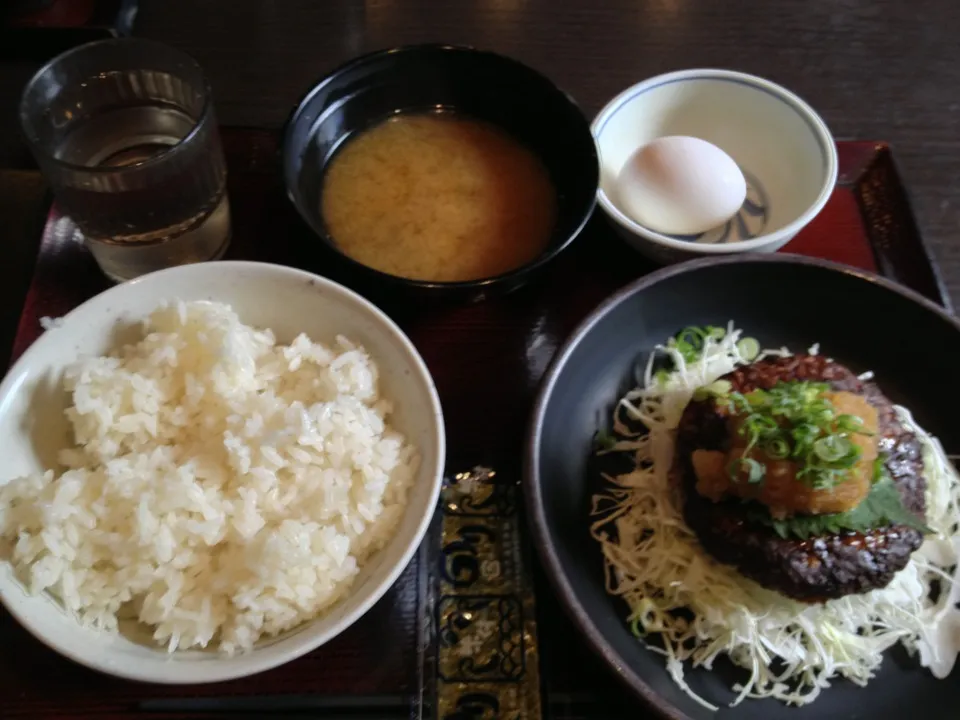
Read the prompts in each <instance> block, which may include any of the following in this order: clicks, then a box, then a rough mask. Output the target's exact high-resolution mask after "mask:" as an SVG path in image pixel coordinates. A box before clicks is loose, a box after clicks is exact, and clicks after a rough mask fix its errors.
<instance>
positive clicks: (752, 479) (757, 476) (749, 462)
mask: <svg viewBox="0 0 960 720" xmlns="http://www.w3.org/2000/svg"><path fill="white" fill-rule="evenodd" d="M740 467H742V468H743V469H745V470H746V471H747V482H748V483H750V484H752V485H756V484H757V483H758V482H760V481H761V480H763V478H764V476H765V475H766V474H767V466H766V465H764V464H763V463H762V462H758V461H756V460H754V459H753V458H748V457H744V458H740Z"/></svg>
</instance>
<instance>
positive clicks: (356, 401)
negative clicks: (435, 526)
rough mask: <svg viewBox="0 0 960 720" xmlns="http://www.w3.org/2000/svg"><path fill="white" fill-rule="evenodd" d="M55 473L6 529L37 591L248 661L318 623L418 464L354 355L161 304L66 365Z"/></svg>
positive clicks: (208, 310) (90, 618)
mask: <svg viewBox="0 0 960 720" xmlns="http://www.w3.org/2000/svg"><path fill="white" fill-rule="evenodd" d="M64 382H65V384H66V387H67V389H68V391H69V392H70V393H71V397H72V405H71V407H70V409H69V410H67V417H68V419H69V420H70V423H71V425H72V428H73V432H74V437H75V445H74V446H73V447H71V448H69V449H65V450H63V451H62V452H61V456H60V461H61V462H62V463H63V465H64V466H65V467H64V468H61V470H63V472H62V473H60V472H56V471H54V470H52V469H51V470H48V471H47V472H45V473H43V474H41V475H32V476H29V477H23V478H18V479H15V480H12V481H11V482H9V483H8V484H6V485H5V486H2V487H0V538H3V539H4V540H6V541H7V542H8V544H9V545H10V546H11V548H12V549H11V553H10V556H9V557H8V558H7V559H8V560H9V561H10V562H11V563H12V564H13V566H14V569H15V571H16V572H17V574H18V575H19V576H20V577H21V578H22V579H23V580H24V582H25V583H26V584H27V586H28V588H29V590H30V591H31V592H33V593H39V592H43V591H47V592H49V593H51V594H52V595H54V596H55V597H56V598H58V599H59V600H60V601H61V602H62V603H63V605H64V606H65V608H66V609H67V610H68V611H70V612H71V613H74V614H76V616H77V617H78V618H79V620H80V621H81V622H83V623H85V624H89V625H92V626H95V627H97V628H102V629H105V630H110V631H115V630H116V629H117V628H118V617H120V618H121V619H122V618H125V617H130V616H135V617H138V618H139V620H140V622H142V623H145V624H147V625H149V626H151V628H152V630H153V637H154V638H155V639H156V641H157V642H158V643H160V644H162V645H165V646H166V647H167V648H168V650H169V651H171V652H172V651H174V650H177V649H186V648H191V647H207V646H210V647H217V648H219V649H220V650H221V651H224V652H227V653H232V652H236V651H242V650H247V649H249V648H251V647H252V646H253V644H254V643H255V642H256V641H257V639H258V638H260V637H261V636H263V635H274V634H277V633H280V632H283V631H284V630H287V629H289V628H292V627H294V626H296V625H299V624H300V623H302V622H304V621H306V620H308V619H311V618H313V617H315V616H317V614H318V613H320V612H321V611H323V610H324V609H325V608H329V607H330V606H331V605H332V604H333V603H334V602H335V601H336V600H337V599H338V598H340V597H342V596H343V595H344V593H345V592H346V591H347V589H348V588H349V587H350V584H351V583H352V581H353V580H354V578H355V577H356V575H357V572H358V569H359V567H360V566H361V565H362V564H363V563H364V561H365V560H367V559H368V558H369V557H370V555H371V554H372V553H374V552H375V551H376V550H378V549H379V548H381V547H382V546H383V545H384V544H385V543H386V542H387V541H388V540H389V539H390V538H391V536H392V534H393V532H394V530H395V528H396V526H397V523H398V520H399V518H400V516H401V514H402V511H403V507H404V504H405V502H406V496H407V491H408V488H409V486H410V484H411V482H412V481H413V477H414V474H415V471H416V467H417V463H418V458H417V452H416V450H415V448H413V447H412V446H411V445H410V444H409V443H408V442H407V441H406V440H405V439H404V437H403V436H401V435H400V434H399V433H397V432H395V431H394V430H391V429H390V427H389V425H388V424H387V422H386V420H387V417H388V416H389V414H390V412H391V406H390V402H389V401H388V400H386V399H385V398H382V397H381V396H380V395H379V390H378V369H377V365H376V364H375V363H374V361H373V360H372V359H371V358H370V356H369V355H368V354H367V353H366V351H365V350H364V349H363V348H362V347H358V346H356V345H354V344H352V343H351V342H350V341H349V340H347V339H346V338H343V337H338V338H337V340H336V344H335V346H334V347H327V346H324V345H322V344H319V343H313V342H311V341H310V339H309V338H307V337H306V336H305V335H300V336H299V337H297V338H296V339H295V340H294V341H293V343H292V344H291V345H286V346H285V345H278V344H276V342H275V340H274V337H273V334H272V333H271V332H270V331H269V330H265V331H258V330H255V329H253V328H250V327H247V326H245V325H243V324H242V323H241V322H240V320H239V319H238V317H237V315H236V314H235V313H234V312H233V311H232V310H231V309H230V308H229V307H228V306H226V305H221V304H214V303H189V304H184V303H175V304H170V305H166V306H163V307H161V308H159V309H158V310H156V311H155V312H154V313H153V314H152V315H151V316H150V318H149V319H148V320H147V321H146V323H145V327H144V337H143V339H142V340H141V341H139V342H138V343H136V344H134V345H130V346H127V347H124V348H122V349H121V350H120V351H119V352H117V353H116V354H113V355H110V356H108V357H98V358H93V359H83V360H80V361H78V362H77V363H76V364H75V365H74V366H72V367H71V368H70V369H69V370H68V371H67V373H66V376H65V378H64Z"/></svg>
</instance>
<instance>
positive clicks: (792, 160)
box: [591, 70, 837, 263]
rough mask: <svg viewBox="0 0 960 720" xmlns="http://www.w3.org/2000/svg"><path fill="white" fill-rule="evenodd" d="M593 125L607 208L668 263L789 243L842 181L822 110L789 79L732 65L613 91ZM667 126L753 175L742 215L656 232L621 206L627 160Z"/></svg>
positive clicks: (625, 232)
mask: <svg viewBox="0 0 960 720" xmlns="http://www.w3.org/2000/svg"><path fill="white" fill-rule="evenodd" d="M591 129H592V131H593V135H594V138H595V139H596V141H597V147H598V148H599V151H600V188H599V191H598V200H599V203H600V207H602V208H603V210H604V212H605V213H606V214H607V215H608V217H609V218H610V219H611V220H612V221H613V223H614V228H615V229H616V230H617V232H618V233H619V234H620V235H621V236H622V237H623V238H624V239H625V240H626V241H627V242H628V243H630V244H631V245H632V246H633V247H635V248H636V249H637V250H639V251H640V252H641V253H643V254H644V255H646V256H647V257H649V258H650V259H652V260H654V261H655V262H659V263H671V262H679V261H682V260H688V259H690V258H694V257H701V256H703V255H721V254H728V253H738V252H774V251H776V250H779V249H780V248H781V247H783V246H784V245H786V244H787V243H788V242H789V241H790V240H791V239H792V238H793V236H794V235H796V234H797V233H798V232H799V231H800V230H801V228H803V227H804V226H805V225H806V224H807V223H809V222H810V221H811V220H812V219H813V218H814V217H815V216H816V215H817V213H819V212H820V210H821V209H823V206H824V205H825V204H826V202H827V200H829V199H830V195H831V193H832V192H833V188H834V185H835V184H836V181H837V148H836V145H835V143H834V141H833V137H832V136H831V135H830V131H829V130H828V129H827V126H826V124H825V123H824V122H823V120H822V119H821V118H820V116H819V115H817V113H816V112H814V110H813V109H812V108H811V107H810V106H809V105H807V104H806V103H805V102H803V100H801V99H800V98H799V97H797V96H796V95H794V94H793V93H791V92H790V91H788V90H786V89H785V88H782V87H780V86H779V85H776V84H775V83H772V82H770V81H768V80H764V79H762V78H759V77H755V76H753V75H747V74H744V73H739V72H733V71H730V70H683V71H680V72H674V73H669V74H666V75H658V76H657V77H654V78H650V79H649V80H645V81H643V82H641V83H638V84H636V85H634V86H633V87H631V88H628V89H627V90H625V91H624V92H622V93H620V95H618V96H617V97H615V98H614V99H613V100H611V101H610V103H608V104H607V106H606V107H605V108H603V110H601V111H600V113H599V114H598V115H597V117H596V118H595V119H594V121H593V124H592V126H591ZM667 135H689V136H693V137H698V138H700V139H702V140H706V141H707V142H710V143H713V144H714V145H716V146H717V147H719V148H720V149H721V150H723V151H724V152H726V153H727V154H728V155H730V157H732V158H733V159H734V161H736V163H737V165H739V167H740V169H741V171H743V173H744V176H745V177H746V179H747V185H748V191H747V202H745V203H744V207H743V208H742V209H741V211H740V214H739V215H738V217H737V218H735V219H734V220H732V221H731V223H730V224H729V227H724V228H720V229H718V230H716V231H710V232H708V233H706V234H705V237H704V238H702V239H701V240H700V241H692V240H689V239H682V238H679V237H677V236H670V235H664V234H662V233H658V232H655V231H653V230H651V229H649V228H646V227H644V226H642V225H640V224H638V223H636V222H634V221H633V220H632V219H631V218H629V217H628V216H627V215H625V214H624V213H623V212H621V211H620V209H619V208H618V207H617V205H616V197H617V195H616V180H617V176H618V175H619V173H620V170H621V168H622V167H623V165H624V163H625V162H626V161H627V159H628V158H630V156H631V155H632V154H633V153H634V152H635V151H636V150H637V149H639V148H640V147H642V146H643V145H645V144H647V143H648V142H650V141H652V140H655V139H657V138H660V137H664V136H667ZM724 232H728V233H729V234H728V236H727V238H726V239H725V241H723V242H719V240H720V238H721V236H723V233H724ZM730 237H736V238H738V239H737V240H736V241H733V242H730V241H729V238H730ZM740 238H743V239H740Z"/></svg>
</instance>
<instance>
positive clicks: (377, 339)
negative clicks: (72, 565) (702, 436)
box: [0, 262, 445, 684]
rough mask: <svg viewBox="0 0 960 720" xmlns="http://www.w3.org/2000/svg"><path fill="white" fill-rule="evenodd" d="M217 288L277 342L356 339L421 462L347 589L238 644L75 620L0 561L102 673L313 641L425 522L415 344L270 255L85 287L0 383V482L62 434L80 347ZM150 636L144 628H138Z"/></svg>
mask: <svg viewBox="0 0 960 720" xmlns="http://www.w3.org/2000/svg"><path fill="white" fill-rule="evenodd" d="M176 299H179V300H184V301H192V300H215V301H218V302H224V303H228V304H229V305H231V306H232V307H233V308H234V309H235V310H236V311H237V313H238V314H239V316H240V319H241V320H242V321H243V322H244V323H246V324H248V325H253V326H255V327H264V328H266V327H269V328H270V329H272V330H273V331H274V333H275V334H276V337H277V340H278V342H284V343H287V342H290V341H292V340H293V338H294V337H295V336H296V335H297V334H298V333H300V332H306V333H307V334H308V335H309V336H310V338H311V339H312V340H314V341H320V342H327V343H329V342H332V341H333V339H334V336H335V335H336V334H343V335H346V336H347V337H349V338H350V339H352V340H355V341H357V342H359V343H361V344H362V345H364V346H365V347H366V349H367V350H368V351H369V352H370V355H371V357H372V358H373V360H374V361H375V362H376V363H377V364H378V365H379V368H380V383H381V388H382V392H383V394H384V395H385V396H387V397H389V398H391V399H392V400H393V401H394V403H395V411H394V414H393V415H391V419H390V423H391V425H392V426H393V427H395V428H396V429H397V430H399V431H400V432H402V433H404V434H405V435H406V437H407V438H408V439H409V440H411V441H412V442H414V443H416V445H417V446H418V448H419V450H420V466H419V469H418V472H417V476H416V479H415V482H414V485H413V487H412V488H411V490H410V493H409V496H408V501H407V505H406V507H405V508H404V511H403V517H402V520H401V521H400V524H399V526H398V528H397V530H396V533H395V535H394V538H393V540H392V541H390V542H388V543H387V545H386V546H385V547H384V548H383V549H382V550H380V551H379V552H377V553H376V554H375V555H374V556H372V557H371V558H370V559H369V560H367V562H366V563H365V564H364V566H363V567H362V569H361V571H360V573H359V575H358V576H357V578H356V579H355V581H354V583H353V585H352V586H351V587H350V589H349V590H348V592H347V593H346V595H345V596H344V597H343V598H342V599H340V600H339V601H338V602H337V603H336V604H335V605H334V606H333V607H332V608H330V609H329V610H327V611H326V612H325V613H323V614H322V615H321V616H320V617H319V618H317V619H315V620H312V621H309V622H307V623H305V624H303V625H301V626H300V627H298V628H295V629H293V630H291V631H289V632H287V633H284V634H283V635H280V636H278V637H276V638H270V639H264V640H262V641H261V642H260V643H258V644H257V645H256V646H255V647H254V649H253V650H252V651H250V652H248V653H246V654H237V655H235V656H232V657H227V656H224V655H221V654H220V653H217V652H215V651H210V652H200V651H181V652H177V653H175V654H173V655H170V654H168V653H167V652H166V651H165V650H164V649H162V648H158V647H156V646H151V645H148V644H147V643H146V642H143V643H141V642H136V641H133V640H131V639H128V637H127V636H125V634H116V635H114V634H110V633H105V632H100V631H96V630H93V629H89V628H85V627H82V626H81V625H80V624H79V623H78V622H77V621H76V620H75V619H74V618H73V617H71V616H69V615H68V614H67V613H66V612H65V611H64V610H63V609H62V607H61V606H60V605H59V604H58V603H57V602H56V601H54V600H53V599H52V598H51V597H49V596H48V595H46V594H41V595H37V596H32V595H29V594H28V593H27V592H26V590H25V589H24V587H23V586H22V585H21V583H20V582H19V581H18V580H17V579H16V578H15V577H14V575H13V572H12V569H11V567H10V565H9V564H7V563H2V564H0V601H2V603H3V605H4V606H5V607H6V608H7V610H9V612H10V613H11V614H12V615H13V616H14V617H15V618H16V619H17V620H18V621H19V622H20V624H21V625H23V626H24V627H25V628H26V629H27V630H29V631H30V632H31V633H32V634H33V635H34V636H36V637H37V638H38V639H39V640H41V641H42V642H43V643H45V644H46V645H48V646H49V647H51V648H52V649H54V650H56V651H57V652H59V653H61V654H62V655H65V656H66V657H68V658H71V659H72V660H74V661H76V662H78V663H81V664H83V665H86V666H88V667H90V668H93V669H95V670H99V671H102V672H105V673H108V674H111V675H116V676H119V677H123V678H128V679H133V680H141V681H147V682H156V683H177V684H179V683H207V682H216V681H221V680H228V679H232V678H238V677H243V676H246V675H250V674H253V673H257V672H261V671H264V670H268V669H270V668H273V667H276V666H278V665H281V664H283V663H286V662H288V661H290V660H293V659H295V658H297V657H300V656H301V655H304V654H306V653H308V652H310V651H311V650H314V649H315V648H317V647H319V646H320V645H323V644H324V643H326V642H328V641H329V640H330V639H332V638H333V637H335V636H337V635H338V634H340V633H341V632H343V631H344V630H345V629H347V628H348V627H349V626H350V625H352V624H353V623H354V622H356V621H357V620H358V619H359V618H360V617H361V616H362V615H363V614H364V613H365V612H366V611H367V610H369V609H370V608H371V607H372V606H373V604H374V603H376V602H377V600H379V599H380V597H381V596H383V594H384V593H385V592H386V591H387V590H388V589H389V588H390V587H391V586H392V585H393V583H394V582H395V581H396V579H397V577H398V576H399V575H400V573H401V572H402V571H403V570H404V568H405V567H406V566H407V564H408V563H409V562H410V560H411V558H412V557H413V554H414V553H415V552H416V550H417V547H418V546H419V544H420V541H421V540H422V538H423V535H424V533H425V531H426V529H427V526H428V525H429V522H430V519H431V517H432V515H433V511H434V508H435V507H436V504H437V499H438V495H439V491H440V485H441V481H442V474H443V464H444V457H445V441H444V425H443V416H442V412H441V408H440V401H439V398H438V396H437V392H436V389H435V388H434V385H433V380H432V379H431V377H430V374H429V372H428V370H427V368H426V366H425V365H424V363H423V360H422V359H421V358H420V356H419V354H418V353H417V351H416V349H415V348H414V346H413V344H412V343H411V342H410V340H409V339H407V337H406V336H405V335H404V334H403V332H402V331H401V330H400V329H399V328H398V327H397V326H396V325H395V324H394V323H393V321H392V320H390V319H389V318H388V317H387V316H386V315H384V314H383V313H382V312H381V311H380V310H378V309H377V308H376V307H375V306H374V305H373V304H371V303H370V302H368V301H367V300H365V299H363V298H362V297H360V296H359V295H357V294H356V293H354V292H352V291H350V290H348V289H346V288H344V287H342V286H340V285H338V284H337V283H334V282H332V281H330V280H326V279H323V278H321V277H318V276H315V275H311V274H309V273H306V272H302V271H300V270H294V269H291V268H287V267H282V266H279V265H269V264H265V263H252V262H211V263H202V264H196V265H187V266H182V267H177V268H172V269H170V270H163V271H160V272H156V273H152V274H150V275H146V276H144V277H142V278H139V279H137V280H135V281H132V282H129V283H126V284H123V285H118V286H116V287H113V288H111V289H109V290H107V291H105V292H104V293H102V294H100V295H98V296H96V297H94V298H93V299H91V300H89V301H88V302H86V303H84V304H83V305H81V306H79V307H78V308H76V309H75V310H73V311H72V312H70V313H69V314H68V315H66V316H64V317H63V318H62V324H61V325H59V326H58V327H56V328H54V329H51V330H48V331H47V332H45V333H44V334H43V335H42V336H41V337H40V338H39V339H38V340H37V341H36V342H35V343H34V344H33V345H32V346H31V347H30V348H29V349H28V350H27V351H26V352H25V353H24V354H23V356H22V357H21V358H20V359H19V360H18V361H17V362H16V364H15V365H14V366H13V367H12V368H11V370H10V372H9V373H8V374H7V376H6V378H5V379H4V380H3V382H2V383H0V457H2V458H3V459H4V464H3V469H2V474H0V483H5V482H7V481H9V480H10V479H12V478H14V477H17V476H20V475H24V474H27V473H31V472H37V471H40V470H41V469H44V468H46V467H56V464H55V455H56V452H57V451H58V450H59V449H60V448H62V447H64V446H66V445H67V444H69V425H68V423H67V420H66V418H64V416H63V410H64V409H65V408H66V407H67V405H68V397H67V395H66V393H65V392H64V391H63V390H62V387H61V385H60V383H59V377H60V375H61V374H62V371H63V370H64V368H65V367H66V366H67V365H69V364H70V363H72V362H73V361H74V360H76V359H77V357H78V356H81V355H102V354H104V353H106V352H108V351H110V350H112V349H114V348H115V347H116V346H117V342H118V340H119V341H129V340H131V339H136V338H137V337H138V334H137V331H138V327H137V325H138V324H139V322H140V321H141V320H143V319H144V318H146V317H147V316H148V315H149V314H150V312H151V311H153V310H154V309H155V308H156V307H157V306H158V305H159V304H160V303H161V302H162V301H164V300H176ZM147 637H149V636H147Z"/></svg>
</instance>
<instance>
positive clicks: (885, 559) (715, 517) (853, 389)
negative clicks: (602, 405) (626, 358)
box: [673, 355, 926, 602]
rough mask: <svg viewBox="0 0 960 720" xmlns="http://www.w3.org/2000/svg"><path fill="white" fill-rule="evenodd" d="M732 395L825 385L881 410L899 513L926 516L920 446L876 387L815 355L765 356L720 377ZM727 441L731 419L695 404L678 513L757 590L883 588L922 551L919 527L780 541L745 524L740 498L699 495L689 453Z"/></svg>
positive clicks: (680, 438)
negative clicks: (791, 385)
mask: <svg viewBox="0 0 960 720" xmlns="http://www.w3.org/2000/svg"><path fill="white" fill-rule="evenodd" d="M723 379H724V380H726V381H728V382H729V383H730V384H731V386H732V392H740V393H748V392H750V391H752V390H755V389H761V390H769V389H771V388H773V387H774V386H775V385H777V383H781V382H791V381H797V380H801V381H809V382H822V383H826V384H828V385H829V386H830V388H831V390H832V391H837V392H848V393H853V394H856V395H859V396H861V397H862V398H863V399H865V400H866V401H867V402H868V403H869V404H870V405H872V406H873V407H874V408H875V409H876V410H877V427H878V431H879V436H880V437H879V443H878V445H879V451H880V452H881V453H885V454H886V457H885V461H884V464H885V467H886V470H887V472H888V473H889V474H890V477H891V478H892V480H893V482H894V485H895V487H896V488H897V490H898V491H899V492H900V496H901V498H902V500H903V504H904V507H905V508H906V509H907V510H909V511H911V512H912V513H914V514H916V515H917V516H918V517H920V518H922V517H923V516H924V514H925V510H926V501H925V490H926V481H925V480H924V478H923V460H922V458H921V453H920V443H919V441H918V440H917V438H916V436H915V435H913V434H912V433H910V432H908V431H907V430H906V429H905V428H904V427H903V425H902V424H901V423H900V421H899V420H898V419H897V416H896V413H895V411H894V409H893V406H892V404H891V402H890V401H889V400H888V399H887V398H886V397H884V395H883V394H882V393H881V392H880V390H879V388H878V387H877V386H876V385H875V384H873V383H872V382H864V381H861V380H860V379H858V378H857V376H856V375H855V374H854V373H853V372H851V371H850V370H849V369H848V368H846V367H844V366H843V365H841V364H839V363H836V362H832V361H830V360H828V359H826V358H824V357H822V356H818V355H794V356H791V357H784V358H775V359H768V360H762V361H760V362H756V363H753V364H752V365H747V366H744V367H741V368H738V369H737V370H734V371H733V372H731V373H729V374H727V375H725V376H723ZM729 444H730V431H729V429H728V425H727V418H726V417H724V415H723V413H722V412H721V411H720V410H719V409H718V407H717V405H716V404H715V402H714V401H713V400H712V399H707V400H703V401H692V402H690V404H689V405H688V406H687V407H686V409H685V410H684V413H683V416H682V418H681V420H680V424H679V427H678V431H677V444H676V449H677V454H676V459H675V464H674V469H673V472H674V474H675V476H676V477H677V478H678V480H679V482H680V483H681V485H682V489H683V496H684V500H683V513H684V517H685V519H686V522H687V524H688V525H689V527H690V528H691V529H692V530H693V531H694V532H695V533H696V535H697V537H698V538H699V540H700V543H701V544H702V545H703V547H704V549H705V550H706V551H707V552H708V553H710V554H711V555H712V556H714V557H715V558H716V559H717V560H719V561H720V562H722V563H725V564H729V565H733V566H735V567H736V568H737V569H738V570H739V571H740V572H741V573H743V574H744V575H745V576H747V577H749V578H751V579H753V580H754V581H756V582H757V583H759V584H760V585H763V586H764V587H767V588H770V589H771V590H776V591H778V592H780V593H782V594H784V595H787V596H789V597H792V598H796V599H798V600H803V601H807V602H822V601H824V600H827V599H830V598H838V597H842V596H844V595H849V594H852V593H863V592H868V591H870V590H873V589H875V588H881V587H884V586H886V585H887V584H888V583H889V582H890V581H891V580H892V579H893V576H894V575H895V574H896V573H897V572H898V571H899V570H901V569H903V568H904V567H905V566H906V565H907V563H908V562H909V560H910V556H911V554H912V553H913V552H914V551H915V550H916V549H917V548H919V547H920V545H921V543H922V541H923V536H922V534H921V533H920V531H918V530H916V529H914V528H912V527H908V526H904V525H888V526H886V527H880V528H876V529H873V530H870V531H869V532H866V533H860V532H854V531H843V532H840V533H836V534H825V535H820V536H817V537H812V538H809V539H807V540H800V539H795V538H783V537H781V536H780V535H778V534H777V533H776V531H775V530H774V529H773V528H771V527H768V526H767V525H764V524H759V523H757V522H756V521H751V520H750V517H749V507H748V505H747V504H745V503H743V502H742V501H741V500H740V499H737V498H733V499H729V498H728V499H723V500H720V501H719V502H715V501H714V500H712V499H710V498H707V497H704V496H702V495H701V494H700V493H699V492H698V491H697V475H696V473H695V471H694V468H693V463H692V461H691V457H692V454H693V452H694V451H695V450H725V449H726V448H727V447H728V446H729Z"/></svg>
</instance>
